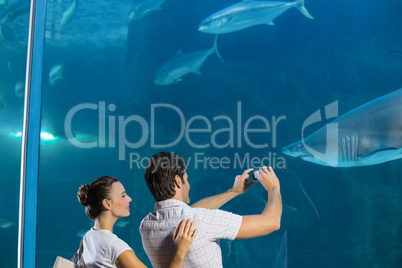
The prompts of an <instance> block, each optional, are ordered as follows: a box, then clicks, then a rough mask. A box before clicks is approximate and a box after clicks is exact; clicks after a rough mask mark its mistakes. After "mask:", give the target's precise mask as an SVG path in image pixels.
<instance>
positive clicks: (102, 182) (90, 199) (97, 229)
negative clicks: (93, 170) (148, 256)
mask: <svg viewBox="0 0 402 268" xmlns="http://www.w3.org/2000/svg"><path fill="white" fill-rule="evenodd" d="M77 197H78V200H79V201H80V203H81V204H82V205H83V206H85V212H86V214H87V215H88V217H89V218H90V219H91V220H93V221H94V223H95V224H94V227H93V228H91V229H90V230H89V231H88V232H87V233H86V234H85V236H84V238H83V241H82V242H83V249H84V250H83V253H82V257H81V260H80V262H81V265H83V267H92V266H93V267H118V268H122V267H146V266H145V265H144V264H143V263H142V262H141V261H140V260H139V259H138V258H137V256H136V255H135V253H134V251H133V250H132V249H131V247H130V246H129V245H128V244H127V243H125V242H124V241H123V240H121V239H119V238H118V237H117V236H116V235H115V234H113V225H114V224H115V222H116V220H117V219H118V218H120V217H127V216H129V215H130V202H131V200H132V199H131V198H130V197H129V196H128V195H127V194H126V191H125V190H124V187H123V185H122V184H121V183H120V182H119V180H118V179H116V178H114V177H110V176H104V177H100V178H98V179H96V180H94V181H93V182H92V183H91V185H88V184H83V185H81V186H80V188H79V191H78V194H77ZM196 234H197V230H196V229H195V227H194V223H193V222H191V221H190V220H186V219H184V220H183V221H182V223H181V224H180V225H179V226H177V227H176V230H175V232H174V238H175V239H178V242H177V243H178V244H177V249H176V253H175V255H174V257H173V259H172V262H171V264H170V266H169V267H170V268H175V267H182V264H183V259H184V257H185V255H186V254H187V252H188V251H189V250H190V248H191V244H192V243H193V241H194V239H195V236H196ZM174 238H172V239H174Z"/></svg>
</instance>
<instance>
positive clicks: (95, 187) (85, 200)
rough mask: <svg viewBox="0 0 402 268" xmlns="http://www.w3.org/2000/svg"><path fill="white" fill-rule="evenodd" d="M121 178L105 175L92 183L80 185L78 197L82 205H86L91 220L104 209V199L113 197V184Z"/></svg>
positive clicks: (86, 211)
mask: <svg viewBox="0 0 402 268" xmlns="http://www.w3.org/2000/svg"><path fill="white" fill-rule="evenodd" d="M118 181H119V180H118V179H116V178H115V177H111V176H103V177H100V178H97V179H96V180H94V181H93V182H92V183H91V185H88V184H83V185H81V186H80V188H79V190H78V193H77V197H78V201H80V203H81V205H83V206H85V213H86V214H87V215H88V217H89V218H90V219H91V220H95V219H96V218H97V217H98V216H99V215H100V214H101V212H102V211H103V209H104V207H103V205H102V201H103V200H104V199H108V200H110V199H111V191H112V184H113V183H114V182H118Z"/></svg>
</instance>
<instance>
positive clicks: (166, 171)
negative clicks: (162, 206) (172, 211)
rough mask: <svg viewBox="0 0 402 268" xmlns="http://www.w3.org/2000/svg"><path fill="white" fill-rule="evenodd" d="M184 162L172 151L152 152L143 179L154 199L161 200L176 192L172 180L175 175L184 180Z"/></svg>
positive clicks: (170, 196)
mask: <svg viewBox="0 0 402 268" xmlns="http://www.w3.org/2000/svg"><path fill="white" fill-rule="evenodd" d="M185 172H186V163H185V161H184V159H183V158H182V157H179V156H177V155H176V154H174V153H168V152H160V153H158V154H154V155H153V156H152V157H151V158H150V159H149V161H148V165H147V167H146V169H145V181H146V183H147V185H148V188H149V190H150V191H151V193H152V195H153V197H154V198H155V200H156V201H157V202H158V201H163V200H166V199H170V198H172V197H173V196H174V195H175V194H176V190H175V189H174V181H175V177H176V175H178V176H179V177H180V178H181V181H182V182H184V180H183V176H184V173H185Z"/></svg>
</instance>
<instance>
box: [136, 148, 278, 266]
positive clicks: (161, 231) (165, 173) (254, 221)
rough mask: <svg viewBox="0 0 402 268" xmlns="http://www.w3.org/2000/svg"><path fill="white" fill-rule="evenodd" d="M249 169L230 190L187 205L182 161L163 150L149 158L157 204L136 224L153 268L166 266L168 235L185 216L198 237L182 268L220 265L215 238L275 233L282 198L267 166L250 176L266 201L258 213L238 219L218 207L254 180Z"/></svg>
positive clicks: (151, 186)
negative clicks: (263, 191)
mask: <svg viewBox="0 0 402 268" xmlns="http://www.w3.org/2000/svg"><path fill="white" fill-rule="evenodd" d="M251 171H253V169H247V170H245V171H244V172H243V174H242V175H239V176H236V179H235V182H234V184H233V187H232V189H230V190H228V191H227V192H225V193H222V194H218V195H215V196H212V197H208V198H205V199H202V200H201V201H199V202H197V203H195V204H194V205H192V206H191V207H190V206H188V204H189V203H190V198H189V191H190V184H189V182H188V175H187V173H186V164H185V162H184V159H183V158H181V157H178V156H177V155H176V154H173V153H167V152H161V153H158V154H156V155H153V156H152V157H151V158H150V160H149V162H148V165H147V168H146V170H145V180H146V183H147V185H148V188H149V190H150V191H151V193H152V195H153V197H154V198H155V200H156V204H155V207H154V209H155V211H154V212H153V213H150V214H148V215H147V216H146V217H145V218H144V219H143V220H142V222H141V226H140V233H141V237H142V243H143V246H144V249H145V252H146V253H147V255H148V257H149V259H150V260H151V263H152V266H153V267H155V268H158V267H162V268H163V267H168V266H169V263H170V261H171V259H172V257H173V255H174V252H175V245H174V241H173V239H172V237H173V232H174V230H175V227H176V226H177V225H178V224H179V223H180V222H181V221H182V220H183V219H184V218H191V219H192V220H193V221H194V222H195V226H196V228H197V231H198V234H197V237H196V239H195V241H194V243H193V245H192V248H191V250H190V251H189V253H188V254H187V256H186V257H185V259H184V262H183V267H191V268H195V267H213V268H217V267H222V253H221V248H220V245H219V240H220V239H230V240H233V239H235V238H240V239H245V238H253V237H258V236H263V235H267V234H270V233H271V232H273V231H276V230H278V229H279V228H280V221H281V215H282V199H281V194H280V186H279V180H278V178H277V177H276V175H275V173H274V171H273V170H272V168H271V167H269V168H267V167H265V166H264V167H261V168H260V169H259V172H256V173H255V176H256V177H257V179H258V181H259V182H260V183H261V184H262V186H263V187H264V188H265V189H266V190H267V192H268V202H267V204H266V206H265V209H264V211H263V212H262V213H261V214H260V215H248V216H240V215H236V214H233V213H230V212H226V211H222V210H219V209H218V208H220V207H221V206H222V205H224V204H225V203H226V202H228V201H229V200H231V199H232V198H234V197H236V196H238V195H240V194H242V193H244V192H245V191H246V190H247V189H248V188H249V187H250V186H251V185H252V184H253V183H254V182H255V180H249V178H248V177H249V176H248V173H249V172H251Z"/></svg>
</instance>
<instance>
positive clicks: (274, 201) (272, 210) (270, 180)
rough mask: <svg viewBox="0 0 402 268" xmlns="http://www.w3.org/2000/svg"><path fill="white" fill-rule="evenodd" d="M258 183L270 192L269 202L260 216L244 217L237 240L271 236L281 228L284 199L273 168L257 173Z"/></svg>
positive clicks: (262, 169) (263, 169) (263, 168)
mask: <svg viewBox="0 0 402 268" xmlns="http://www.w3.org/2000/svg"><path fill="white" fill-rule="evenodd" d="M255 176H256V177H257V178H258V181H259V182H260V183H261V184H262V186H264V188H265V190H267V192H268V202H267V204H266V206H265V209H264V211H263V212H262V213H261V214H260V215H248V216H243V221H242V223H241V226H240V230H239V232H238V233H237V236H236V238H240V239H244V238H253V237H258V236H263V235H267V234H270V233H272V232H274V231H276V230H278V229H279V228H280V225H281V216H282V197H281V192H280V184H279V180H278V178H277V177H276V175H275V172H274V171H273V169H272V168H271V167H269V169H268V168H267V167H265V166H264V167H262V168H260V170H259V173H258V172H257V173H255Z"/></svg>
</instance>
